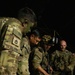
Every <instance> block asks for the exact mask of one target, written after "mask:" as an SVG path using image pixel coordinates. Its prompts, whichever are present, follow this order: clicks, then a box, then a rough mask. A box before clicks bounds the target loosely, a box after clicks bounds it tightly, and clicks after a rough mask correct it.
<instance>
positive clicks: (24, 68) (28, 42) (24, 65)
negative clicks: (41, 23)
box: [18, 29, 41, 75]
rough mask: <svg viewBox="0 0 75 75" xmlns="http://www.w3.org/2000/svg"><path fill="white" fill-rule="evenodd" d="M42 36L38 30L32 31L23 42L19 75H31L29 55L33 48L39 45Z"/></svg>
mask: <svg viewBox="0 0 75 75" xmlns="http://www.w3.org/2000/svg"><path fill="white" fill-rule="evenodd" d="M40 40H41V39H40V34H39V32H38V30H37V29H35V30H32V31H31V32H30V33H28V35H27V36H26V37H24V38H23V42H22V44H23V45H22V56H21V58H22V59H21V61H20V62H19V71H18V75H30V73H29V55H30V52H31V47H30V46H34V45H37V44H38V43H39V42H40Z"/></svg>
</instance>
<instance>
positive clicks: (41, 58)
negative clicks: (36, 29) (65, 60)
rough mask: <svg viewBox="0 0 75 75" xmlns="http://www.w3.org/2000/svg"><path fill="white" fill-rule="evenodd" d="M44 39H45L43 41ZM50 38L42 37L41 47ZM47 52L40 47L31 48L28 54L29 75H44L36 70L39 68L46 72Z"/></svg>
mask: <svg viewBox="0 0 75 75" xmlns="http://www.w3.org/2000/svg"><path fill="white" fill-rule="evenodd" d="M44 38H45V39H44ZM50 39H51V37H49V36H48V37H47V36H44V37H43V39H42V40H43V43H42V44H43V45H44V44H48V41H49V40H50ZM48 65H49V64H48V52H47V51H46V50H44V48H43V47H42V46H41V45H40V46H38V47H35V48H33V50H32V52H31V54H30V75H44V74H43V73H42V72H40V71H39V70H38V69H37V68H38V67H39V66H41V67H42V68H43V69H44V70H45V71H46V72H47V71H48Z"/></svg>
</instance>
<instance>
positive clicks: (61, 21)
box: [0, 0, 75, 52]
mask: <svg viewBox="0 0 75 75" xmlns="http://www.w3.org/2000/svg"><path fill="white" fill-rule="evenodd" d="M25 6H26V7H29V8H31V9H32V10H33V11H34V12H35V13H36V16H37V21H38V28H40V29H41V30H42V32H43V33H44V32H46V33H50V34H53V31H54V30H55V31H56V34H57V35H58V36H59V37H61V38H63V39H65V40H66V41H67V43H68V46H69V48H70V49H71V50H72V52H75V51H74V50H75V26H74V25H75V3H74V2H71V1H67V2H64V1H57V0H56V1H54V0H10V1H8V0H2V1H1V2H0V17H4V16H6V17H17V12H18V10H19V9H20V8H23V7H25Z"/></svg>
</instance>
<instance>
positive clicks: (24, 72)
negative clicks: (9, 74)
mask: <svg viewBox="0 0 75 75" xmlns="http://www.w3.org/2000/svg"><path fill="white" fill-rule="evenodd" d="M22 41H23V42H22V56H21V61H20V62H19V71H18V74H19V75H30V72H29V65H28V64H29V62H28V59H29V54H30V52H31V48H30V43H29V39H28V37H27V36H26V37H24V38H23V40H22Z"/></svg>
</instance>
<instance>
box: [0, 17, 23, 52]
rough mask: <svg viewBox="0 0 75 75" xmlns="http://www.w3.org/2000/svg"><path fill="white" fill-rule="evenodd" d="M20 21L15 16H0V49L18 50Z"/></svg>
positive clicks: (20, 33) (20, 35) (20, 37)
mask: <svg viewBox="0 0 75 75" xmlns="http://www.w3.org/2000/svg"><path fill="white" fill-rule="evenodd" d="M20 28H21V23H20V22H19V21H18V20H17V19H15V18H0V46H1V47H0V50H15V51H17V52H20V51H19V50H20V43H21V39H22V32H21V29H20Z"/></svg>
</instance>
